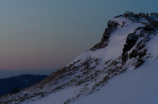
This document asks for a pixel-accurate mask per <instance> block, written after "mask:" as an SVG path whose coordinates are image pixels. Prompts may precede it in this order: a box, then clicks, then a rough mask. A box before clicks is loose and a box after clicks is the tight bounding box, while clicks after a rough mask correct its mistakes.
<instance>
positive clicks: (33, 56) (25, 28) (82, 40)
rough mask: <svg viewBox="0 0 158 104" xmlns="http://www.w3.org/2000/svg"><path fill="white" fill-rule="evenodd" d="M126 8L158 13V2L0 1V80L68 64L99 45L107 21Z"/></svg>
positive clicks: (154, 0) (124, 0)
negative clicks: (18, 72)
mask: <svg viewBox="0 0 158 104" xmlns="http://www.w3.org/2000/svg"><path fill="white" fill-rule="evenodd" d="M125 11H133V12H134V13H138V12H144V13H147V12H148V13H151V12H158V1H157V0H150V1H149V0H0V50H1V52H0V78H1V77H5V76H7V77H8V76H12V75H16V74H11V73H13V72H14V71H15V72H16V71H23V72H24V71H25V72H24V73H23V74H25V73H27V72H26V71H27V70H28V71H30V72H31V70H32V73H34V74H40V73H39V72H40V71H41V70H42V71H48V70H50V69H52V70H53V69H57V68H61V67H63V66H65V65H67V64H68V63H69V62H71V61H72V60H73V59H74V58H75V57H77V56H78V55H79V54H81V53H82V52H84V51H85V50H88V49H90V48H91V47H92V46H94V45H95V44H96V43H98V42H99V41H100V40H101V37H102V34H103V32H104V29H105V28H106V27H107V22H108V20H110V19H112V18H113V17H114V16H116V15H119V14H123V13H124V12H125ZM38 70H40V71H38ZM52 70H51V71H52ZM5 71H6V73H4V72H5ZM7 73H10V74H9V75H7ZM41 73H43V72H41ZM49 73H50V71H49ZM2 74H3V76H2ZM20 74H22V72H21V73H20ZM43 74H45V73H43Z"/></svg>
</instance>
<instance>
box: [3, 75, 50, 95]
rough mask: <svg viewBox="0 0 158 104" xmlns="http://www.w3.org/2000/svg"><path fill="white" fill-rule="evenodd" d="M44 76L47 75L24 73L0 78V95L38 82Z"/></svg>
mask: <svg viewBox="0 0 158 104" xmlns="http://www.w3.org/2000/svg"><path fill="white" fill-rule="evenodd" d="M46 77H48V76H47V75H31V74H25V75H19V76H15V77H10V78H3V79H0V96H2V95H5V94H7V93H14V92H17V91H18V90H20V89H23V88H26V87H29V86H31V85H33V84H35V83H37V82H40V81H41V80H43V79H44V78H46Z"/></svg>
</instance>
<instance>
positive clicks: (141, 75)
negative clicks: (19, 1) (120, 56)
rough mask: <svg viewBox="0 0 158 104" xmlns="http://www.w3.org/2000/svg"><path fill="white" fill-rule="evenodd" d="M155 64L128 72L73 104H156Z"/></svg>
mask: <svg viewBox="0 0 158 104" xmlns="http://www.w3.org/2000/svg"><path fill="white" fill-rule="evenodd" d="M157 63H158V60H156V61H150V62H146V63H145V64H144V65H143V66H141V67H139V68H138V69H136V70H134V71H130V70H128V71H126V72H125V73H123V74H121V75H118V76H116V77H114V78H112V79H111V80H109V82H108V84H107V85H105V86H104V87H103V88H102V89H101V90H100V91H98V92H96V93H95V94H91V95H89V96H86V97H82V98H80V99H79V100H78V101H76V102H74V103H73V104H158V87H157V86H158V80H157V79H158V69H157V68H158V64H157Z"/></svg>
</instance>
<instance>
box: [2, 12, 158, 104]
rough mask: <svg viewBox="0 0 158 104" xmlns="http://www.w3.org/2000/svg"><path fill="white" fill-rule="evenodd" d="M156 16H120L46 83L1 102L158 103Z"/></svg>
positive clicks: (59, 103)
mask: <svg viewBox="0 0 158 104" xmlns="http://www.w3.org/2000/svg"><path fill="white" fill-rule="evenodd" d="M150 19H151V18H148V17H146V16H145V17H142V16H136V17H135V16H123V15H121V16H117V17H115V18H114V19H112V20H110V21H109V22H108V28H106V29H105V32H104V33H103V37H102V39H101V42H99V43H98V44H96V45H95V46H94V47H92V48H91V49H90V50H88V51H86V52H84V53H82V54H81V55H79V56H78V57H77V58H76V59H75V60H74V61H72V62H71V63H70V64H68V65H67V66H65V67H64V68H62V69H60V70H58V71H57V72H56V73H53V74H52V75H50V76H49V77H48V78H46V79H45V80H43V81H41V82H40V83H37V84H35V85H33V86H31V87H29V88H26V89H23V90H21V91H20V92H18V93H15V94H8V95H5V96H2V97H0V103H2V104H6V103H8V104H12V103H13V104H14V103H15V104H19V103H21V104H27V103H28V104H44V103H46V104H52V103H55V104H69V103H72V104H105V103H107V104H116V103H117V104H140V103H143V102H145V103H144V104H149V103H147V102H151V101H153V102H151V103H150V104H156V103H158V100H156V97H157V96H156V95H157V93H158V89H157V88H156V87H155V86H157V80H156V79H157V76H156V74H157V73H158V71H157V70H156V66H157V64H156V63H157V58H158V45H157V44H158V42H157V40H158V33H157V32H158V31H157V28H156V27H155V24H154V26H153V25H152V24H151V23H150V21H149V20H150ZM153 21H154V20H153ZM153 21H152V22H153ZM155 48H156V49H155ZM134 69H135V70H134ZM154 83H156V84H154ZM150 85H151V86H150ZM153 91H155V92H154V93H153ZM152 94H153V95H152ZM149 95H150V96H149ZM139 97H140V99H139ZM147 97H148V98H149V99H147ZM154 99H155V100H154Z"/></svg>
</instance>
